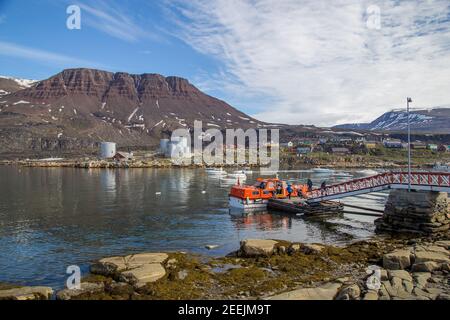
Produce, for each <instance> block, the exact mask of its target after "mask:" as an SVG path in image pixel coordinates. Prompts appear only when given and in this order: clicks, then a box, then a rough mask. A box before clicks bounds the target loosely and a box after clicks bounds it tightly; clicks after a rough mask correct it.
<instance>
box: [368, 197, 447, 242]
mask: <svg viewBox="0 0 450 320" xmlns="http://www.w3.org/2000/svg"><path fill="white" fill-rule="evenodd" d="M375 225H376V231H377V232H413V233H423V234H433V233H438V232H444V231H447V230H449V228H450V201H449V199H448V194H447V193H446V192H430V191H411V192H408V190H391V192H390V194H389V199H388V201H387V203H386V207H385V210H384V214H383V217H382V218H379V219H377V220H375Z"/></svg>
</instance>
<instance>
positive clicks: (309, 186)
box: [306, 179, 313, 192]
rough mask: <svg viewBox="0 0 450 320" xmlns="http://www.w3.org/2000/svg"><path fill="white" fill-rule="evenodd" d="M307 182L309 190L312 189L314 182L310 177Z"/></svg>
mask: <svg viewBox="0 0 450 320" xmlns="http://www.w3.org/2000/svg"><path fill="white" fill-rule="evenodd" d="M306 184H307V185H308V192H311V191H312V188H313V182H312V180H311V179H308V181H307V182H306Z"/></svg>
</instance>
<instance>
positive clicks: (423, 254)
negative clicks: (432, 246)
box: [415, 251, 450, 263]
mask: <svg viewBox="0 0 450 320" xmlns="http://www.w3.org/2000/svg"><path fill="white" fill-rule="evenodd" d="M427 261H434V262H437V263H449V262H450V259H449V255H448V254H444V253H440V252H431V251H418V252H416V254H415V263H420V262H427Z"/></svg>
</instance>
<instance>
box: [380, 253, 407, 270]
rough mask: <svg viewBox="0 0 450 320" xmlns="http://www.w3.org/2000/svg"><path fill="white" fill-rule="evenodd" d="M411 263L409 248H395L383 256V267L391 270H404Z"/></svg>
mask: <svg viewBox="0 0 450 320" xmlns="http://www.w3.org/2000/svg"><path fill="white" fill-rule="evenodd" d="M410 265H411V252H410V251H409V250H395V251H393V252H391V253H388V254H385V255H384V256H383V267H384V268H385V269H389V270H402V269H405V268H408V267H409V266H410Z"/></svg>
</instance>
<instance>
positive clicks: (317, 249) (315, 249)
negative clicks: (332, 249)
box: [301, 243, 325, 254]
mask: <svg viewBox="0 0 450 320" xmlns="http://www.w3.org/2000/svg"><path fill="white" fill-rule="evenodd" d="M324 248H325V246H322V245H320V244H309V243H305V244H303V246H302V249H301V250H302V252H303V253H305V254H319V253H321V252H322V250H323V249H324Z"/></svg>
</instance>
